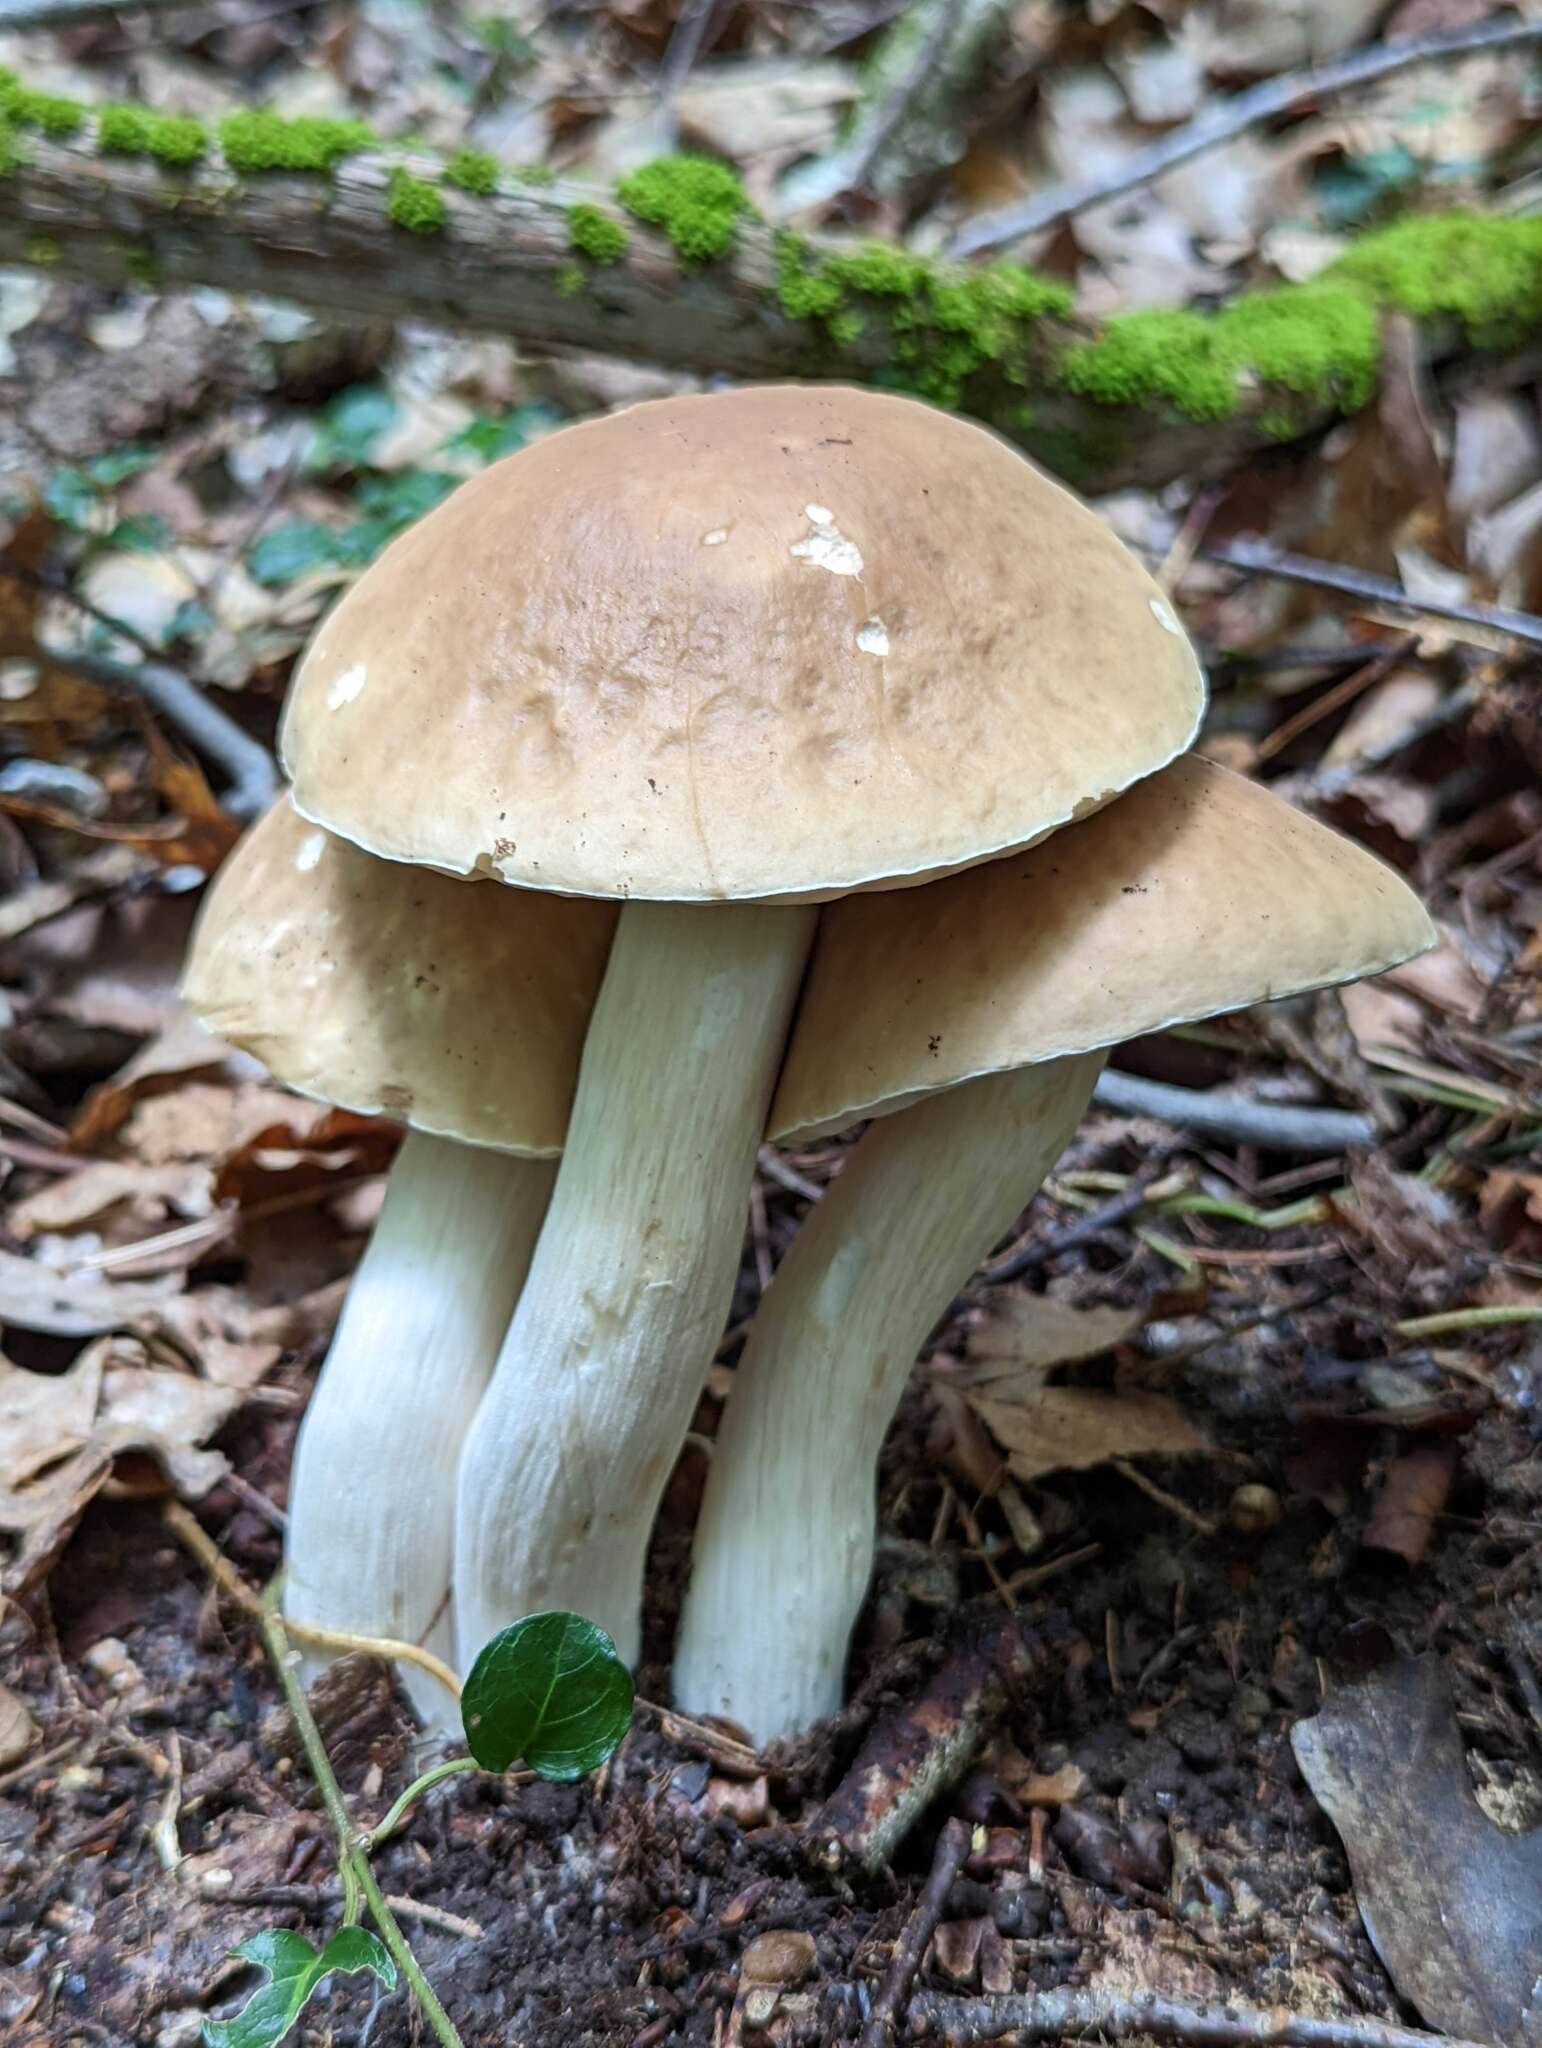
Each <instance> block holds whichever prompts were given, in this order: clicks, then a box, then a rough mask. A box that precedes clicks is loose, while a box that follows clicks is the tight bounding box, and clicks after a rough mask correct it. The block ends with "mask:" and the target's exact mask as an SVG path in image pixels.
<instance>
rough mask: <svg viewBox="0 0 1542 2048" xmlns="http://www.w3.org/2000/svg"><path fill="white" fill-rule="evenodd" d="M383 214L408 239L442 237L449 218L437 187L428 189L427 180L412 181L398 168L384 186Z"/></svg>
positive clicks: (407, 172)
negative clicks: (401, 229) (413, 237)
mask: <svg viewBox="0 0 1542 2048" xmlns="http://www.w3.org/2000/svg"><path fill="white" fill-rule="evenodd" d="M386 212H387V214H388V215H389V216H390V218H391V220H392V221H394V222H395V224H396V226H397V227H399V228H405V229H406V230H407V232H408V234H411V235H437V234H440V233H442V232H443V229H444V224H445V222H446V221H447V220H448V219H449V215H450V210H449V208H448V207H447V206H446V205H445V203H444V194H443V193H442V192H441V191H440V190H439V188H438V186H437V185H430V184H429V182H428V180H427V179H426V178H415V177H414V176H413V175H412V173H411V171H404V170H403V169H401V167H400V166H398V167H397V169H395V170H394V171H393V172H392V173H391V176H390V180H389V182H388V184H387V186H386Z"/></svg>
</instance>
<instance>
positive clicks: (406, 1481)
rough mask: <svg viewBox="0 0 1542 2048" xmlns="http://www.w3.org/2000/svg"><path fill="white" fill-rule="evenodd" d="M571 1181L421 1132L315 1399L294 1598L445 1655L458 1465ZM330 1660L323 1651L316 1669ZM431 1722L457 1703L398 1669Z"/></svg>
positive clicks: (306, 1611) (450, 1714)
mask: <svg viewBox="0 0 1542 2048" xmlns="http://www.w3.org/2000/svg"><path fill="white" fill-rule="evenodd" d="M555 1176H556V1166H555V1164H554V1163H553V1162H551V1161H548V1160H539V1159H517V1158H513V1157H511V1156H509V1155H507V1154H504V1153H499V1152H489V1151H484V1150H481V1149H478V1148H476V1147H473V1146H469V1145H461V1144H457V1143H455V1142H454V1141H453V1140H451V1139H448V1138H435V1137H429V1136H427V1135H426V1134H424V1133H423V1132H421V1131H413V1132H411V1133H409V1135H408V1138H407V1141H406V1143H405V1144H404V1145H403V1147H402V1149H401V1153H400V1155H399V1157H398V1159H397V1163H396V1166H395V1169H394V1170H393V1172H392V1174H391V1180H390V1184H389V1186H388V1188H387V1190H386V1198H385V1203H384V1206H383V1207H382V1209H381V1212H380V1219H379V1221H378V1223H377V1224H376V1226H375V1231H374V1235H373V1237H372V1238H371V1240H370V1243H369V1247H368V1249H367V1251H366V1252H365V1254H364V1257H363V1259H362V1260H361V1261H360V1263H359V1268H358V1271H357V1273H356V1274H355V1275H354V1279H353V1285H352V1286H351V1288H350V1289H349V1292H348V1299H347V1301H346V1303H345V1304H344V1308H343V1314H342V1319H341V1321H340V1322H339V1324H338V1327H337V1334H336V1336H335V1337H334V1339H333V1341H332V1348H331V1351H330V1352H329V1353H328V1356H327V1361H326V1364H325V1366H324V1367H323V1369H322V1374H321V1378H320V1381H319V1383H318V1385H317V1388H316V1392H315V1394H314V1395H313V1397H312V1399H311V1405H310V1407H309V1409H308V1410H307V1412H306V1416H305V1421H304V1424H303V1426H302V1427H301V1430H300V1438H299V1442H298V1444H297V1446H296V1449H295V1463H294V1474H293V1478H292V1480H291V1483H290V1503H289V1536H288V1544H287V1548H286V1569H285V1586H284V1605H285V1611H286V1613H288V1614H289V1615H290V1616H292V1617H293V1619H294V1621H295V1623H296V1626H297V1631H298V1630H299V1628H300V1627H302V1626H304V1627H306V1628H315V1629H322V1630H336V1631H339V1632H341V1633H343V1634H347V1635H366V1636H387V1637H394V1638H398V1639H400V1640H402V1641H405V1642H413V1643H417V1644H420V1645H421V1646H422V1647H424V1648H425V1649H427V1650H428V1651H429V1652H430V1653H431V1655H432V1656H434V1657H435V1658H438V1659H440V1660H443V1659H446V1658H447V1657H448V1656H449V1655H450V1654H451V1650H452V1643H451V1618H450V1561H451V1549H452V1542H453V1530H454V1512H455V1507H454V1502H455V1467H456V1460H457V1458H458V1457H459V1454H460V1446H461V1441H462V1439H463V1438H464V1436H465V1433H466V1430H467V1428H468V1427H469V1425H470V1422H471V1418H472V1416H473V1414H474V1413H475V1411H476V1404H477V1402H478V1401H479V1400H480V1398H481V1395H482V1390H483V1388H484V1387H485V1386H486V1384H487V1381H488V1377H489V1375H490V1374H491V1372H492V1368H493V1361H494V1359H495V1358H496V1357H497V1355H498V1344H499V1341H500V1339H501V1338H502V1335H503V1332H504V1329H505V1327H506V1326H507V1323H508V1319H509V1317H510V1315H511V1314H512V1313H513V1309H514V1303H515V1301H516V1300H517V1298H518V1295H519V1290H520V1286H521V1284H522V1283H523V1280H524V1277H525V1273H526V1270H527V1268H528V1266H529V1263H530V1255H531V1252H532V1251H533V1249H534V1246H535V1241H536V1236H537V1233H538V1231H539V1230H540V1227H541V1218H542V1216H543V1215H544V1214H545V1211H546V1203H547V1199H548V1196H549V1194H550V1191H551V1186H552V1182H553V1180H554V1179H555ZM327 1661H328V1659H327V1657H326V1656H325V1654H324V1653H321V1654H318V1653H315V1652H313V1653H311V1654H310V1655H309V1656H308V1657H307V1665H308V1668H309V1671H310V1672H311V1673H314V1671H315V1670H316V1669H318V1668H319V1667H320V1666H321V1665H323V1664H324V1663H326V1662H327ZM397 1669H398V1671H399V1673H400V1676H401V1679H402V1683H403V1685H404V1687H405V1688H406V1690H407V1692H408V1694H409V1695H410V1697H411V1699H412V1702H413V1704H414V1706H415V1707H416V1708H417V1710H418V1713H419V1714H420V1715H421V1716H422V1718H423V1720H424V1721H425V1723H426V1724H427V1725H428V1727H430V1728H431V1729H434V1730H437V1731H443V1732H447V1733H458V1732H459V1729H460V1720H459V1715H458V1713H457V1712H456V1709H455V1704H454V1701H453V1699H452V1698H451V1697H450V1696H449V1695H447V1693H446V1692H445V1689H444V1687H443V1686H442V1685H441V1684H440V1683H438V1682H437V1681H436V1680H435V1679H434V1678H433V1677H432V1676H431V1675H430V1674H429V1673H428V1672H425V1671H420V1670H417V1669H415V1668H414V1667H413V1666H411V1665H406V1664H399V1665H398V1667H397Z"/></svg>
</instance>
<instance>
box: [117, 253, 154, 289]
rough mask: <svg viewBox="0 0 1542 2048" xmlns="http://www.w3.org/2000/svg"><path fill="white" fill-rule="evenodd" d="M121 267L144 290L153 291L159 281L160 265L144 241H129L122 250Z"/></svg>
mask: <svg viewBox="0 0 1542 2048" xmlns="http://www.w3.org/2000/svg"><path fill="white" fill-rule="evenodd" d="M123 268H124V270H125V271H126V272H127V273H128V275H129V276H130V277H131V278H132V279H133V280H134V282H135V284H138V285H143V286H144V288H145V289H146V291H153V290H154V289H155V287H156V286H157V285H158V284H159V283H160V279H161V274H160V267H159V265H158V264H157V263H156V260H155V251H154V250H153V249H152V248H151V247H150V246H149V244H148V243H145V242H130V243H129V245H128V247H127V248H126V249H125V250H124V252H123Z"/></svg>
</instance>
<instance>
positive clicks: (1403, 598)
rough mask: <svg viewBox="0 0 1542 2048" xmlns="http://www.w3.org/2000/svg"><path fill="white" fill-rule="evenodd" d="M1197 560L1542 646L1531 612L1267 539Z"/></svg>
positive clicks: (1151, 550)
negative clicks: (1418, 588)
mask: <svg viewBox="0 0 1542 2048" xmlns="http://www.w3.org/2000/svg"><path fill="white" fill-rule="evenodd" d="M1140 545H1141V552H1142V553H1143V554H1151V555H1160V554H1165V553H1166V548H1165V546H1163V545H1162V543H1161V541H1160V539H1159V538H1154V539H1153V540H1152V541H1150V542H1149V543H1148V542H1142V543H1141V544H1140ZM1197 552H1198V554H1199V556H1200V558H1201V560H1203V561H1206V562H1221V563H1224V564H1225V566H1226V567H1227V568H1230V569H1242V570H1245V571H1246V572H1247V573H1248V574H1249V575H1251V576H1274V577H1277V578H1278V579H1279V580H1280V581H1281V582H1282V583H1308V584H1310V585H1311V586H1312V587H1313V589H1315V590H1337V591H1339V592H1341V593H1342V594H1343V595H1344V596H1345V597H1358V598H1362V599H1364V600H1365V602H1366V603H1368V604H1375V605H1385V606H1386V607H1387V608H1388V609H1389V610H1392V611H1398V612H1407V613H1409V614H1411V615H1412V616H1413V617H1415V618H1427V619H1453V620H1455V621H1456V623H1457V624H1459V625H1463V626H1481V627H1483V628H1484V630H1485V631H1487V632H1490V633H1508V634H1509V635H1510V637H1511V638H1512V639H1515V640H1523V641H1525V643H1526V645H1527V646H1528V647H1542V619H1539V618H1538V617H1537V616H1536V614H1535V613H1533V612H1518V611H1512V610H1511V609H1510V608H1509V606H1507V605H1502V604H1462V603H1459V602H1456V601H1454V600H1452V601H1446V600H1441V599H1438V598H1423V597H1412V596H1410V594H1409V593H1408V592H1407V591H1406V590H1405V589H1404V588H1403V586H1402V584H1401V583H1397V582H1394V581H1393V579H1392V578H1391V577H1390V576H1373V575H1371V574H1370V573H1369V572H1368V571H1366V570H1364V569H1346V568H1345V567H1344V566H1343V565H1342V564H1341V563H1339V562H1323V561H1319V560H1318V559H1317V557H1316V556H1315V555H1292V554H1287V553H1286V552H1284V550H1282V549H1279V548H1272V547H1270V546H1269V544H1268V542H1267V541H1261V540H1247V539H1243V540H1229V541H1216V542H1207V543H1206V544H1205V545H1204V546H1203V547H1201V548H1200V549H1198V550H1197Z"/></svg>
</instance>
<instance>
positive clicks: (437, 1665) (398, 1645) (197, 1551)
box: [161, 1500, 461, 1700]
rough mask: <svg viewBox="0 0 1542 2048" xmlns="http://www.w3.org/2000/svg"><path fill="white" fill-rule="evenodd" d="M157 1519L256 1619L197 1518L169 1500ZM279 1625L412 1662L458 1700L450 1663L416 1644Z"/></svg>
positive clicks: (256, 1604) (245, 1590)
mask: <svg viewBox="0 0 1542 2048" xmlns="http://www.w3.org/2000/svg"><path fill="white" fill-rule="evenodd" d="M161 1519H162V1521H163V1522H164V1523H165V1524H166V1526H167V1528H168V1529H169V1530H170V1531H171V1533H172V1534H173V1535H174V1536H175V1537H176V1538H177V1540H178V1542H179V1543H181V1544H182V1545H183V1546H184V1547H185V1548H186V1549H188V1550H190V1551H191V1552H192V1554H193V1556H194V1557H196V1558H197V1560H198V1562H199V1563H200V1564H201V1565H202V1566H203V1568H204V1570H205V1571H206V1572H207V1573H208V1574H209V1576H210V1578H211V1579H213V1580H214V1582H215V1584H216V1585H217V1586H218V1587H219V1589H220V1591H221V1592H222V1593H227V1594H229V1596H230V1598H231V1599H232V1600H234V1601H235V1603H236V1605H237V1606H238V1607H240V1608H241V1609H242V1610H243V1612H245V1613H247V1614H250V1615H252V1616H253V1617H254V1618H255V1619H257V1620H259V1621H260V1620H261V1618H262V1613H263V1606H262V1601H261V1599H260V1598H259V1596H258V1594H257V1592H256V1590H255V1588H253V1587H252V1586H250V1585H248V1584H247V1582H246V1580H245V1579H243V1578H242V1576H241V1574H240V1573H239V1572H238V1571H237V1570H236V1568H235V1566H234V1565H233V1564H232V1563H231V1562H230V1559H229V1558H228V1557H227V1556H226V1555H225V1553H224V1551H223V1550H221V1549H220V1547H219V1545H218V1544H217V1543H216V1542H215V1541H214V1539H213V1537H212V1536H210V1535H209V1533H208V1531H207V1530H206V1529H205V1528H204V1526H203V1524H202V1523H201V1522H200V1521H199V1520H198V1519H197V1518H196V1516H194V1515H192V1514H191V1513H189V1511H188V1510H187V1509H186V1508H185V1507H184V1506H183V1505H182V1503H181V1501H179V1500H168V1501H167V1502H166V1503H165V1504H164V1505H163V1507H162V1508H161ZM284 1626H285V1627H286V1628H287V1629H288V1631H289V1633H290V1634H291V1635H293V1636H298V1637H299V1638H300V1640H301V1641H302V1642H307V1643H315V1644H316V1645H318V1647H319V1648H321V1649H324V1650H336V1651H338V1652H339V1653H340V1654H345V1655H353V1656H358V1657H380V1658H383V1659H384V1660H385V1661H386V1662H387V1663H396V1662H401V1663H405V1664H416V1665H417V1666H418V1668H419V1669H420V1670H422V1671H426V1672H427V1673H428V1674H429V1676H430V1677H431V1678H437V1679H438V1681H439V1683H440V1684H441V1685H442V1686H443V1687H444V1688H445V1689H446V1691H447V1692H448V1693H449V1694H450V1697H451V1698H452V1699H457V1700H458V1699H459V1698H460V1692H461V1686H460V1680H459V1679H458V1678H457V1677H456V1675H455V1673H454V1672H453V1671H452V1670H451V1669H450V1667H449V1665H448V1664H446V1663H444V1662H442V1660H441V1659H440V1658H438V1657H436V1656H435V1655H434V1653H433V1651H432V1650H425V1649H422V1648H421V1647H420V1646H419V1645H418V1644H417V1643H403V1642H398V1641H396V1640H395V1638H394V1637H391V1636H356V1635H352V1634H350V1633H349V1632H348V1631H347V1630H345V1629H339V1628H315V1627H313V1626H312V1625H311V1624H310V1623H309V1622H304V1621H289V1620H286V1621H285V1623H284Z"/></svg>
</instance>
